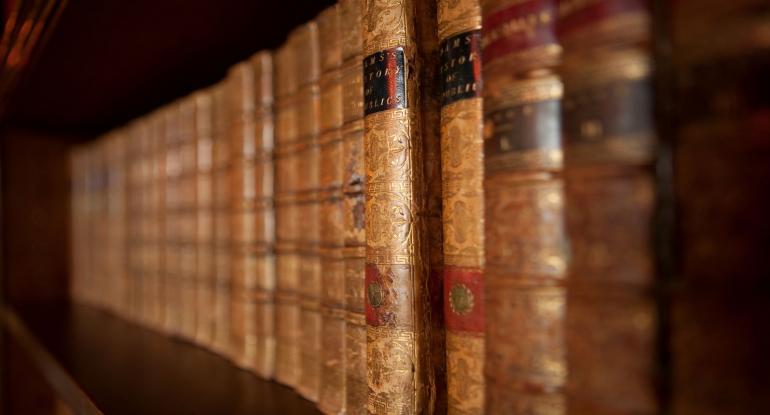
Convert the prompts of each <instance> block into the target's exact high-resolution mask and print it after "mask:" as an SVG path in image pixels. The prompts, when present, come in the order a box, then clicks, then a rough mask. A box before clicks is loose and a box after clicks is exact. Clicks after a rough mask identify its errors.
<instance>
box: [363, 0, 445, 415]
mask: <svg viewBox="0 0 770 415" xmlns="http://www.w3.org/2000/svg"><path fill="white" fill-rule="evenodd" d="M416 21H419V23H416ZM435 25H436V14H435V3H433V2H410V1H398V2H384V1H377V0H367V1H365V2H364V15H363V24H362V26H363V28H364V33H363V54H364V60H363V83H364V159H365V164H364V165H365V167H366V189H365V192H366V193H365V195H366V197H365V216H366V235H367V236H366V275H365V315H366V322H367V353H366V359H367V365H366V367H367V385H368V390H369V391H368V397H367V405H366V407H367V411H369V412H370V413H404V412H424V413H433V412H443V409H442V408H443V406H444V405H445V399H444V396H445V393H446V388H445V386H444V385H443V378H444V376H443V372H444V367H443V359H444V350H443V349H444V336H443V334H444V333H443V329H444V328H443V325H442V319H443V313H442V310H441V298H442V297H441V277H440V273H439V276H438V277H435V276H432V275H431V265H440V263H441V245H440V234H441V229H440V226H441V222H440V193H439V194H438V195H436V194H435V190H436V184H438V189H439V190H440V173H439V172H440V163H437V161H438V158H439V155H438V154H439V153H438V150H437V149H438V137H439V135H438V123H437V122H435V121H436V120H437V119H438V115H437V114H438V106H435V107H434V106H433V105H432V104H433V103H434V102H435V100H433V99H430V98H429V99H426V100H424V101H423V100H422V98H423V97H422V96H421V93H420V91H421V90H422V88H426V89H427V91H435V89H436V85H435V84H434V83H435V82H436V81H437V80H436V79H435V77H433V76H429V74H431V73H433V69H435V68H436V66H435V65H434V66H431V65H432V64H435V60H437V58H438V56H437V52H438V43H437V39H436V38H435V36H436V34H435V30H434V29H435ZM417 26H420V28H419V29H418V27H417ZM421 48H422V49H421ZM422 65H428V66H426V67H423V66H422ZM431 111H433V112H434V113H433V114H434V115H433V116H432V118H426V119H425V120H424V121H425V122H424V123H421V118H422V116H423V115H426V116H429V117H431V115H430V114H431ZM426 154H433V157H432V158H431V161H430V163H426V159H427V158H428V157H427V155H426ZM437 173H438V174H437ZM437 176H438V177H437ZM435 226H438V229H435ZM429 233H430V234H431V235H430V236H429ZM437 240H438V242H439V245H438V246H436V244H435V242H437ZM431 242H434V244H433V245H431ZM439 272H440V271H439Z"/></svg>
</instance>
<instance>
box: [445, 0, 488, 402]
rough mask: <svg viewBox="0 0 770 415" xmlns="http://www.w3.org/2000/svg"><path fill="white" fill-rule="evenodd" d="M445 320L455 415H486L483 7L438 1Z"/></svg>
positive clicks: (474, 0)
mask: <svg viewBox="0 0 770 415" xmlns="http://www.w3.org/2000/svg"><path fill="white" fill-rule="evenodd" d="M438 37H439V40H440V42H441V43H440V47H439V49H440V58H441V59H440V61H439V65H440V66H439V77H440V87H441V89H440V94H441V95H440V96H441V169H442V171H441V179H442V181H443V184H442V187H443V226H444V233H443V238H444V319H445V324H446V356H447V362H446V365H447V404H448V412H449V413H450V414H482V413H484V285H483V283H484V279H483V264H484V193H483V180H484V164H483V156H484V147H483V137H482V127H483V122H484V115H483V108H482V98H481V89H482V79H481V42H480V41H481V6H480V5H479V2H478V1H477V0H463V1H459V2H458V1H450V0H439V1H438Z"/></svg>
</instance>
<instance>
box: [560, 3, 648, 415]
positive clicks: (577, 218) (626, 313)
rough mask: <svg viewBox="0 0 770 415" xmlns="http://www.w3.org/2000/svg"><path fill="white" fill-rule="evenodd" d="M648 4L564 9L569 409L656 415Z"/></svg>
mask: <svg viewBox="0 0 770 415" xmlns="http://www.w3.org/2000/svg"><path fill="white" fill-rule="evenodd" d="M646 3H647V2H644V1H637V0H603V1H593V2H569V1H565V2H562V3H561V4H560V5H559V22H558V26H559V34H560V38H559V40H560V42H561V44H562V45H563V47H564V55H563V62H562V65H561V71H560V73H561V76H562V79H563V81H564V99H563V105H562V139H563V145H564V170H565V175H564V177H565V204H566V205H567V206H569V209H568V210H567V214H566V219H567V230H568V234H569V238H570V248H571V255H570V259H571V260H570V263H569V266H568V269H567V287H568V290H567V309H566V321H565V338H566V344H567V357H568V365H569V375H568V379H567V388H566V392H567V393H566V397H567V410H568V412H569V413H571V414H655V413H658V412H659V405H658V401H657V396H656V395H657V385H656V382H655V380H656V376H657V373H658V372H657V366H656V362H657V361H658V356H657V353H656V347H657V341H656V333H657V330H658V328H657V324H656V323H657V318H656V310H655V298H654V297H653V295H654V293H656V292H657V290H656V289H655V288H656V287H655V285H656V276H655V255H654V252H653V246H654V244H653V235H654V234H653V225H654V221H653V219H654V217H653V213H654V207H655V199H656V198H655V193H656V192H655V177H654V170H653V164H654V162H655V151H654V148H655V141H656V140H655V124H654V111H653V93H652V92H653V91H652V81H651V69H652V68H651V67H652V65H651V56H650V50H649V47H650V43H651V42H650V33H649V30H650V28H649V26H650V22H649V20H650V19H649V16H650V12H649V10H648V9H647V7H646ZM608 396H611V397H613V398H612V399H607V397H608Z"/></svg>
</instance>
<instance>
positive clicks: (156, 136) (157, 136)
mask: <svg viewBox="0 0 770 415" xmlns="http://www.w3.org/2000/svg"><path fill="white" fill-rule="evenodd" d="M150 122H151V124H150V131H149V137H148V139H149V143H148V163H149V167H148V170H149V174H150V200H149V201H148V203H149V210H150V212H149V214H150V241H149V242H150V243H149V246H148V247H147V251H146V255H147V261H148V268H149V273H148V278H149V281H148V282H149V284H148V286H147V289H148V291H149V292H148V301H147V305H148V310H147V311H148V315H147V318H148V322H149V326H150V327H152V328H153V329H155V330H157V331H160V332H162V331H163V327H164V324H163V322H164V319H165V308H164V305H165V292H164V284H163V283H164V280H165V278H164V277H165V275H164V272H165V267H164V259H165V245H164V244H165V209H164V208H165V175H166V173H165V161H166V152H165V132H166V130H165V128H166V117H165V108H160V109H158V110H156V111H155V112H154V113H153V116H152V119H151V121H150Z"/></svg>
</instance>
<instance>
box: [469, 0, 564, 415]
mask: <svg viewBox="0 0 770 415" xmlns="http://www.w3.org/2000/svg"><path fill="white" fill-rule="evenodd" d="M481 7H482V16H483V18H482V39H481V42H482V58H483V59H482V62H483V76H484V92H483V94H484V124H485V125H484V164H485V167H484V168H485V172H484V190H485V198H484V205H485V208H484V209H485V215H484V220H485V226H484V227H485V231H484V237H485V241H486V246H485V250H486V252H485V298H486V312H487V314H488V315H492V316H495V321H494V324H489V325H487V327H486V342H487V343H486V359H485V380H486V385H487V390H486V393H487V395H486V409H485V410H486V411H487V412H489V413H547V414H562V413H564V412H565V403H564V395H563V393H564V390H563V389H564V385H565V382H566V375H567V368H566V362H565V345H564V327H563V325H564V310H565V301H566V293H565V288H564V277H565V268H566V252H565V248H566V243H565V230H564V220H563V206H564V199H563V184H562V179H561V175H560V173H561V168H562V149H561V140H560V127H559V125H560V100H561V97H562V84H561V82H560V80H559V78H558V77H557V76H555V75H553V73H552V68H553V67H554V66H555V65H556V64H557V63H558V59H559V56H560V53H561V48H560V46H559V45H558V43H557V42H556V37H555V30H554V29H555V23H556V10H555V2H554V1H552V0H528V1H519V0H484V1H482V2H481Z"/></svg>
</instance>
